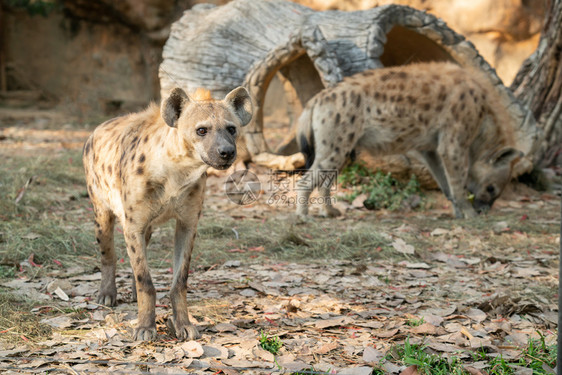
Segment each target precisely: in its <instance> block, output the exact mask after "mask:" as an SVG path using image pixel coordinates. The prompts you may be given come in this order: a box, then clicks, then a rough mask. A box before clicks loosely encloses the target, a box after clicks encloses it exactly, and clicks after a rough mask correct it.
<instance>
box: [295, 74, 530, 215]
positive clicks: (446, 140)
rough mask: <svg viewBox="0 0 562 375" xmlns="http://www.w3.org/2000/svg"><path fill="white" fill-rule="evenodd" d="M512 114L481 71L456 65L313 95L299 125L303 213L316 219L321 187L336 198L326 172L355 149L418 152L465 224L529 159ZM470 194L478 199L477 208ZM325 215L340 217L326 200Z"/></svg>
mask: <svg viewBox="0 0 562 375" xmlns="http://www.w3.org/2000/svg"><path fill="white" fill-rule="evenodd" d="M510 121H511V119H510V116H509V115H508V113H507V112H506V110H505V108H504V107H503V106H502V104H501V101H500V99H499V97H498V94H497V93H496V92H495V89H494V87H493V86H492V85H491V84H490V83H489V82H488V81H487V79H486V78H485V77H481V76H480V74H479V73H478V72H472V71H467V70H464V69H462V68H461V67H459V66H458V65H455V64H452V63H425V64H412V65H407V66H399V67H393V68H383V69H375V70H370V71H365V72H362V73H358V74H356V75H354V76H351V77H348V78H346V79H344V80H343V81H342V82H340V83H339V84H337V85H336V86H334V87H333V88H330V89H326V90H323V91H321V92H320V93H318V94H317V95H316V96H315V97H313V98H312V99H311V100H310V101H309V102H308V103H307V105H306V107H305V109H304V110H303V113H302V115H301V117H300V118H299V123H298V130H297V132H298V135H297V141H298V142H299V146H300V149H301V151H302V152H303V153H304V154H305V156H306V159H307V165H306V168H308V171H307V172H306V173H305V174H304V175H303V178H302V179H301V180H300V181H299V182H298V184H297V187H298V190H299V192H298V197H297V214H298V215H299V216H306V215H307V214H308V198H309V196H310V194H311V192H312V190H313V189H314V188H316V187H318V189H319V193H320V195H321V196H322V197H324V198H329V196H330V185H331V180H328V179H326V180H325V181H321V180H320V178H319V174H318V171H319V170H326V169H327V170H331V169H338V170H341V168H342V167H343V166H344V165H345V163H346V162H347V160H348V158H349V156H350V155H351V153H352V151H353V150H355V149H357V150H365V151H367V152H370V153H371V154H374V155H389V154H404V153H407V152H411V153H412V152H413V153H415V154H417V156H419V157H420V158H421V159H422V160H423V161H424V162H425V164H426V165H427V167H428V169H429V171H430V172H431V174H432V175H433V177H434V178H435V180H436V181H437V183H438V185H439V187H440V188H441V190H442V191H443V193H444V194H445V195H446V196H447V198H448V199H449V200H450V201H451V202H452V204H453V208H454V214H455V216H456V217H458V218H462V217H472V216H475V215H476V211H478V212H481V211H484V210H487V209H489V208H490V207H491V206H492V204H493V202H494V200H495V199H496V198H497V197H498V196H499V195H500V193H501V192H502V191H503V189H504V187H505V186H506V184H507V183H508V182H509V180H510V178H511V171H512V166H513V165H514V164H515V162H517V161H518V160H519V159H520V158H521V157H522V156H523V154H522V153H521V152H520V151H518V150H516V149H515V148H514V147H513V145H514V139H513V133H512V129H513V127H511V126H510V123H509V122H510ZM465 189H468V191H469V192H470V193H472V194H473V195H474V200H473V202H472V203H471V202H470V201H469V199H468V193H467V192H466V190H465ZM323 201H324V202H325V203H324V204H323V205H322V208H321V209H322V215H324V216H336V215H339V211H338V210H337V209H335V208H334V207H332V206H331V202H330V199H324V200H323Z"/></svg>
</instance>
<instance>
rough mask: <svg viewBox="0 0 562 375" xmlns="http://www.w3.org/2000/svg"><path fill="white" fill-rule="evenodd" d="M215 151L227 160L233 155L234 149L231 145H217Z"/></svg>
mask: <svg viewBox="0 0 562 375" xmlns="http://www.w3.org/2000/svg"><path fill="white" fill-rule="evenodd" d="M217 151H218V153H219V155H220V157H221V158H223V159H224V160H229V159H232V157H233V156H234V153H235V152H236V149H235V148H234V147H233V146H223V147H219V148H218V150H217Z"/></svg>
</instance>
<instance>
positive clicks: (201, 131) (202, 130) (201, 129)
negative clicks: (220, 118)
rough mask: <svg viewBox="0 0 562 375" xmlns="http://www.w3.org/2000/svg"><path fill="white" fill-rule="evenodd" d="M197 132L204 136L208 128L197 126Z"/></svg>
mask: <svg viewBox="0 0 562 375" xmlns="http://www.w3.org/2000/svg"><path fill="white" fill-rule="evenodd" d="M196 132H197V135H199V136H201V137H202V136H204V135H206V134H207V128H197V130H196Z"/></svg>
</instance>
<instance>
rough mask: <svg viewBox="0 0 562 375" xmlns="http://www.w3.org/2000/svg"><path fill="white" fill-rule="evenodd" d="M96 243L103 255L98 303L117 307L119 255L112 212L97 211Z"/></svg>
mask: <svg viewBox="0 0 562 375" xmlns="http://www.w3.org/2000/svg"><path fill="white" fill-rule="evenodd" d="M94 210H95V212H96V215H95V217H96V223H95V225H96V241H97V242H98V244H99V246H100V253H101V285H100V291H99V294H98V298H97V302H98V303H99V304H101V305H106V306H115V304H116V301H117V287H116V286H115V265H116V262H117V255H116V254H115V246H114V243H113V228H114V226H115V216H114V215H113V213H112V212H111V211H107V210H106V211H102V210H100V209H96V208H95V207H94Z"/></svg>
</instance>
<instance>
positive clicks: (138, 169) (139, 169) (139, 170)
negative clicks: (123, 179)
mask: <svg viewBox="0 0 562 375" xmlns="http://www.w3.org/2000/svg"><path fill="white" fill-rule="evenodd" d="M143 173H144V168H143V167H138V168H137V174H138V175H142V174H143Z"/></svg>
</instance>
